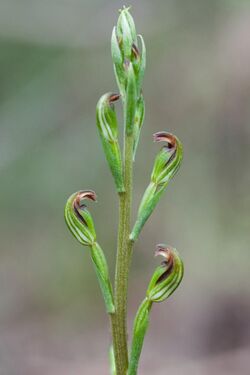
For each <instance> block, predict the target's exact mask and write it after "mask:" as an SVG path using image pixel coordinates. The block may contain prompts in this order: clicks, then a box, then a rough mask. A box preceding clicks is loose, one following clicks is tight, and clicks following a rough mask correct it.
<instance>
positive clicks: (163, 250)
mask: <svg viewBox="0 0 250 375" xmlns="http://www.w3.org/2000/svg"><path fill="white" fill-rule="evenodd" d="M158 255H161V256H163V257H164V258H165V259H164V261H163V262H162V263H161V265H162V267H164V268H165V272H164V273H163V274H162V275H161V276H160V277H159V279H158V280H157V284H158V283H160V282H162V281H164V280H166V278H167V277H168V275H169V274H170V273H171V272H172V269H173V266H174V254H173V248H172V247H171V246H166V245H164V244H159V245H157V246H156V251H155V256H158Z"/></svg>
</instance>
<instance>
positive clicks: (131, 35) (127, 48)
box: [117, 7, 137, 60]
mask: <svg viewBox="0 0 250 375" xmlns="http://www.w3.org/2000/svg"><path fill="white" fill-rule="evenodd" d="M117 37H118V41H119V43H120V45H121V51H122V54H123V56H124V58H125V59H128V60H130V59H131V53H132V45H133V44H135V45H137V36H136V29H135V23H134V20H133V18H132V16H131V14H130V13H129V8H126V7H124V8H123V9H122V10H121V13H120V16H119V18H118V21H117Z"/></svg>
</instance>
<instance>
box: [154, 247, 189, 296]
mask: <svg viewBox="0 0 250 375" xmlns="http://www.w3.org/2000/svg"><path fill="white" fill-rule="evenodd" d="M155 255H156V256H157V255H161V256H163V257H164V260H163V262H162V264H161V265H160V266H159V267H157V268H156V270H155V272H154V274H153V276H152V279H151V281H150V283H149V286H148V290H147V297H148V299H149V300H150V301H151V302H162V301H164V300H165V299H167V298H168V297H169V296H170V295H171V294H172V293H173V292H174V291H175V289H176V288H177V287H178V286H179V284H180V282H181V280H182V277H183V271H184V268H183V262H182V260H181V258H180V256H179V254H178V252H177V251H176V250H175V249H174V248H172V247H170V246H166V245H163V244H161V245H157V248H156V252H155Z"/></svg>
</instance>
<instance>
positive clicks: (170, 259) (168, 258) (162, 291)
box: [128, 244, 183, 375]
mask: <svg viewBox="0 0 250 375" xmlns="http://www.w3.org/2000/svg"><path fill="white" fill-rule="evenodd" d="M155 255H156V256H157V255H161V256H163V257H164V261H163V262H162V264H161V265H160V266H158V267H157V268H156V270H155V272H154V274H153V276H152V278H151V281H150V283H149V286H148V290H147V293H146V298H145V299H144V300H143V301H142V303H141V305H140V307H139V309H138V311H137V314H136V317H135V321H134V328H133V339H132V346H131V353H130V361H129V369H128V375H136V374H137V368H138V363H139V359H140V355H141V351H142V347H143V342H144V338H145V335H146V332H147V329H148V325H149V318H150V311H151V308H152V304H153V303H154V302H163V301H165V299H167V298H168V297H169V296H170V295H171V294H172V293H173V292H174V291H175V290H176V288H177V287H178V286H179V284H180V282H181V280H182V277H183V262H182V260H181V258H180V256H179V254H178V253H177V251H176V250H175V249H173V248H172V247H171V246H166V245H164V244H160V245H157V247H156V252H155Z"/></svg>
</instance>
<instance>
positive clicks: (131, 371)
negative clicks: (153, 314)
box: [128, 298, 152, 375]
mask: <svg viewBox="0 0 250 375" xmlns="http://www.w3.org/2000/svg"><path fill="white" fill-rule="evenodd" d="M151 305H152V302H151V301H150V300H149V299H148V298H145V299H144V300H143V302H142V303H141V305H140V307H139V309H138V311H137V314H136V317H135V320H134V326H133V338H132V345H131V352H130V358H129V368H128V375H136V374H137V369H138V364H139V359H140V355H141V351H142V347H143V342H144V338H145V335H146V332H147V329H148V325H149V314H150V309H151Z"/></svg>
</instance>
